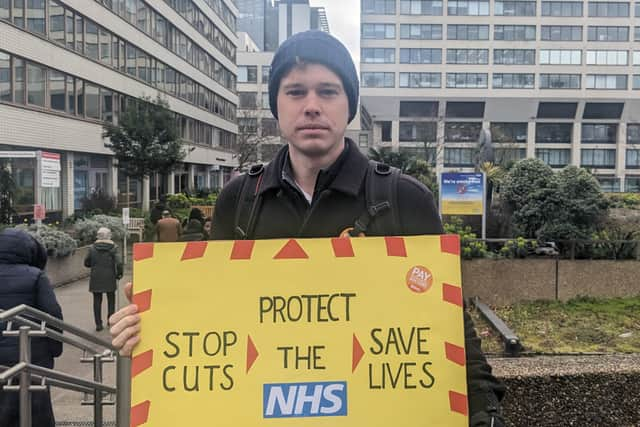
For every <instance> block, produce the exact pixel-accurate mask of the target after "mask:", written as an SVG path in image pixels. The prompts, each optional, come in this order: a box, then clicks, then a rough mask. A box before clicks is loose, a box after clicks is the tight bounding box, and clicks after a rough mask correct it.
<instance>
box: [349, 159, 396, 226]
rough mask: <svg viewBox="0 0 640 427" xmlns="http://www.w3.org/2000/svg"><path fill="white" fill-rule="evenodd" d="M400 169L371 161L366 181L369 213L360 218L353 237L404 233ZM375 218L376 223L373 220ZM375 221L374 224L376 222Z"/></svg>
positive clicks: (366, 200)
mask: <svg viewBox="0 0 640 427" xmlns="http://www.w3.org/2000/svg"><path fill="white" fill-rule="evenodd" d="M399 176H400V170H399V169H397V168H394V167H391V166H389V165H386V164H384V163H378V162H375V161H373V160H370V161H369V167H368V168H367V178H366V180H365V192H364V194H365V203H366V206H367V208H366V210H365V212H363V213H362V215H360V217H359V218H358V219H356V221H355V224H354V227H353V230H351V231H350V232H349V234H350V235H351V236H359V235H360V234H366V232H367V231H370V232H371V231H374V232H375V234H379V235H388V236H389V235H394V234H400V231H401V230H400V220H399V216H398V177H399ZM374 219H375V221H373V220H374ZM372 221H373V222H372Z"/></svg>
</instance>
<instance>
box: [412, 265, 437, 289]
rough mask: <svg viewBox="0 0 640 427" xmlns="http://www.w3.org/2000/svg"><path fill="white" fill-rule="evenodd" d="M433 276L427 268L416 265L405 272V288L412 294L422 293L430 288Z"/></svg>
mask: <svg viewBox="0 0 640 427" xmlns="http://www.w3.org/2000/svg"><path fill="white" fill-rule="evenodd" d="M432 284H433V275H432V274H431V271H429V269H428V268H427V267H423V266H421V265H416V266H414V267H411V269H410V270H409V271H408V272H407V286H408V287H409V289H411V290H412V291H413V292H417V293H420V294H421V293H423V292H426V291H428V290H429V288H431V285H432Z"/></svg>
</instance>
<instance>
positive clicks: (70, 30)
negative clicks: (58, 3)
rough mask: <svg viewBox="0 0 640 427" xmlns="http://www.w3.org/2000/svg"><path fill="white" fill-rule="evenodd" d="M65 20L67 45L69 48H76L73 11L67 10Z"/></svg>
mask: <svg viewBox="0 0 640 427" xmlns="http://www.w3.org/2000/svg"><path fill="white" fill-rule="evenodd" d="M65 22H66V26H65V37H64V38H65V45H66V46H67V49H75V37H74V34H75V31H74V26H73V23H74V18H73V12H72V11H70V10H67V11H65Z"/></svg>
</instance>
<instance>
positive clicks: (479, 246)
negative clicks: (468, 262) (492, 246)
mask: <svg viewBox="0 0 640 427" xmlns="http://www.w3.org/2000/svg"><path fill="white" fill-rule="evenodd" d="M444 231H445V233H447V234H457V235H459V236H460V248H461V251H462V257H463V258H465V259H471V258H484V257H485V256H487V253H488V251H487V245H486V243H484V242H482V241H477V240H476V239H477V236H476V234H475V233H474V232H473V231H471V227H469V226H468V225H466V226H465V225H464V224H463V222H462V219H461V218H458V217H452V218H451V222H449V223H445V224H444Z"/></svg>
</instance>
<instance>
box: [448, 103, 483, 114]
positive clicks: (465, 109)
mask: <svg viewBox="0 0 640 427" xmlns="http://www.w3.org/2000/svg"><path fill="white" fill-rule="evenodd" d="M446 116H447V117H484V102H447V112H446Z"/></svg>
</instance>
